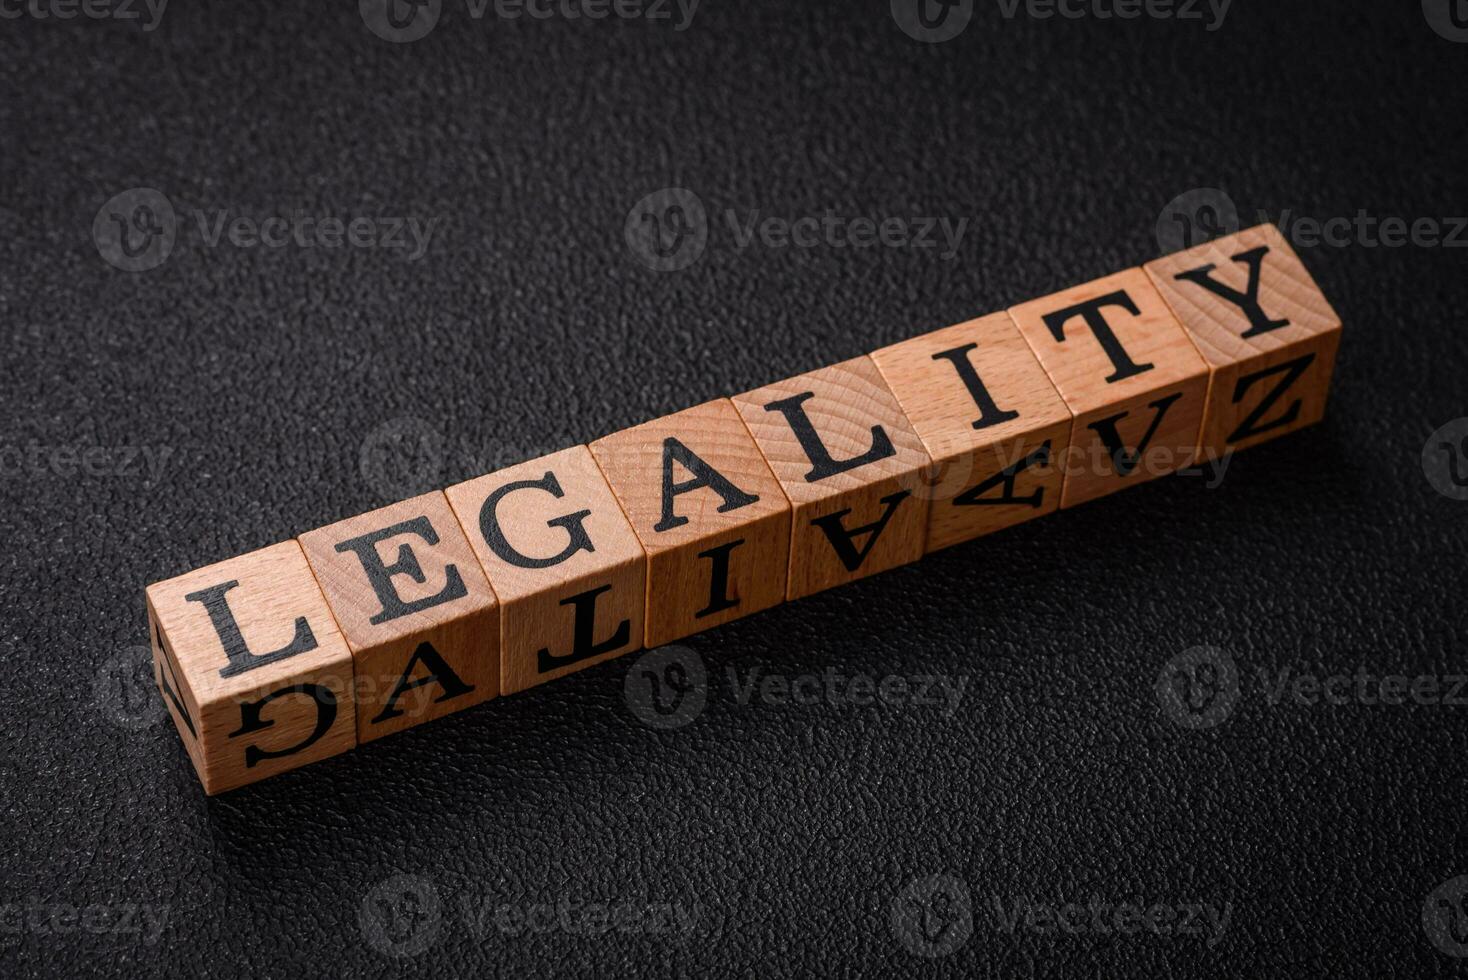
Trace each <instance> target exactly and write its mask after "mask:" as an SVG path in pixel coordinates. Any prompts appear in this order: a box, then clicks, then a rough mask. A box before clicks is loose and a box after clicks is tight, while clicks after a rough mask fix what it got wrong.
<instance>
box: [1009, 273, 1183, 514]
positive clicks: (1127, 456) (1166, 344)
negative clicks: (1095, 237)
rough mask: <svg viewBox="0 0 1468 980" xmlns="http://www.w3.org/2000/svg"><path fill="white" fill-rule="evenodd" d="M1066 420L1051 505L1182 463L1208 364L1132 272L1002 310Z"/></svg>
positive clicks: (1143, 277) (1078, 500)
mask: <svg viewBox="0 0 1468 980" xmlns="http://www.w3.org/2000/svg"><path fill="white" fill-rule="evenodd" d="M1009 313H1010V316H1012V317H1013V318H1014V322H1015V324H1016V325H1017V326H1018V327H1019V330H1020V333H1021V334H1022V335H1023V336H1024V338H1025V340H1026V342H1027V343H1028V344H1029V346H1030V349H1031V350H1033V351H1034V353H1035V356H1036V357H1037V358H1038V359H1039V361H1040V364H1041V365H1042V366H1043V367H1044V369H1045V372H1046V373H1047V374H1048V375H1049V376H1050V380H1051V381H1052V382H1053V383H1054V385H1055V387H1056V390H1057V391H1059V392H1060V396H1061V397H1062V398H1063V399H1064V400H1065V403H1066V405H1067V406H1068V407H1069V408H1070V410H1071V412H1072V414H1074V416H1075V421H1074V422H1073V423H1072V426H1071V439H1070V450H1069V453H1068V455H1067V459H1066V460H1065V463H1064V468H1065V483H1064V489H1063V492H1062V496H1061V506H1062V507H1071V506H1074V505H1075V504H1078V503H1082V502H1084V501H1087V500H1094V499H1095V498H1097V497H1102V496H1106V495H1107V494H1111V493H1115V492H1117V491H1118V490H1122V489H1125V488H1126V487H1129V486H1133V485H1135V484H1138V483H1142V482H1145V481H1147V480H1152V479H1156V478H1157V477H1159V476H1164V475H1166V474H1168V473H1172V472H1174V471H1176V470H1178V469H1181V468H1183V467H1185V466H1187V465H1188V464H1189V463H1190V462H1192V460H1193V458H1194V456H1195V454H1196V451H1197V446H1198V438H1199V434H1200V430H1201V428H1202V422H1203V412H1204V407H1205V403H1206V399H1207V393H1208V366H1207V364H1206V363H1205V362H1204V361H1203V358H1202V357H1201V356H1200V355H1199V354H1198V351H1197V349H1196V348H1194V346H1193V343H1192V341H1191V340H1190V339H1189V338H1188V335H1187V333H1186V332H1185V331H1184V330H1183V328H1182V325H1181V324H1179V323H1178V322H1177V320H1176V319H1175V318H1174V317H1173V315H1172V312H1171V311H1170V310H1169V309H1168V307H1167V304H1166V303H1164V302H1163V300H1162V297H1161V296H1160V295H1159V294H1158V292H1157V290H1156V289H1155V288H1153V286H1152V284H1151V281H1150V280H1149V279H1148V277H1147V275H1146V273H1144V272H1143V271H1142V270H1141V269H1129V270H1127V271H1126V272H1121V273H1117V274H1116V275H1112V276H1106V277H1105V278H1102V279H1097V280H1095V281H1093V282H1089V283H1086V284H1084V285H1080V286H1075V287H1072V288H1070V289H1067V290H1063V291H1062V292H1059V293H1055V294H1053V295H1051V296H1046V297H1044V298H1042V299H1037V300H1033V301H1031V302H1028V303H1023V304H1021V305H1019V306H1016V307H1014V308H1012V309H1011V310H1010V311H1009Z"/></svg>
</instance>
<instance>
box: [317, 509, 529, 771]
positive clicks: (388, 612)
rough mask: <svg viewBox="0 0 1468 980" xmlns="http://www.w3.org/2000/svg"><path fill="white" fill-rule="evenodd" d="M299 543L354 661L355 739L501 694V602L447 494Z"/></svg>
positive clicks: (362, 517) (346, 524)
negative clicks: (451, 507)
mask: <svg viewBox="0 0 1468 980" xmlns="http://www.w3.org/2000/svg"><path fill="white" fill-rule="evenodd" d="M299 542H300V545H301V548H302V550H303V551H304V552H305V555H306V559H307V561H308V562H310V564H311V570H312V571H313V572H314V573H315V575H316V581H317V583H318V584H319V585H320V587H321V591H322V593H323V594H324V595H325V596H326V602H327V605H328V606H330V608H331V611H332V613H333V614H334V615H335V617H336V621H337V624H338V626H339V627H340V628H341V630H342V633H343V635H344V637H345V638H346V641H347V645H348V646H349V647H350V648H351V651H352V656H353V658H354V659H355V661H356V674H357V679H356V698H357V738H358V741H361V742H367V741H371V740H372V739H375V738H380V737H382V736H383V735H388V734H391V733H392V732H397V731H402V730H403V729H405V728H411V727H413V726H414V725H418V724H421V723H423V722H425V721H430V720H432V719H434V718H441V717H443V716H444V715H447V714H452V713H453V712H455V711H458V710H460V709H463V708H467V707H469V706H470V705H474V704H479V703H481V702H483V701H487V700H489V699H491V698H493V697H494V696H495V695H497V694H498V693H499V686H500V657H499V643H500V637H499V602H498V601H497V600H496V598H495V595H494V592H493V591H492V590H491V589H490V586H489V581H488V579H486V578H485V576H484V571H483V569H481V568H480V566H479V560H478V559H477V558H476V557H475V556H474V551H473V549H472V548H471V547H470V546H469V539H468V538H467V537H466V536H465V535H464V531H463V529H462V528H461V527H460V526H459V521H458V519H457V518H456V517H455V516H454V513H453V511H452V510H451V509H450V508H449V503H448V499H447V498H446V497H445V496H444V495H443V494H442V493H438V492H435V493H429V494H424V495H423V496H421V497H415V498H413V499H412V500H405V501H402V502H401V503H397V504H393V505H392V506H390V507H384V508H382V509H380V510H375V511H372V512H371V513H367V514H362V515H359V516H357V517H353V518H349V519H348V520H345V521H340V522H338V523H336V524H332V525H329V526H327V527H323V528H318V529H316V530H314V531H310V532H308V533H306V534H303V535H301V537H300V538H299Z"/></svg>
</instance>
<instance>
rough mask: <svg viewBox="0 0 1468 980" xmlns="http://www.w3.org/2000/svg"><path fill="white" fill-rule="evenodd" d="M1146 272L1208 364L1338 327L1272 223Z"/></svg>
mask: <svg viewBox="0 0 1468 980" xmlns="http://www.w3.org/2000/svg"><path fill="white" fill-rule="evenodd" d="M1144 268H1145V269H1146V271H1147V274H1148V276H1150V277H1151V279H1152V282H1153V284H1154V285H1155V286H1156V287H1157V290H1158V292H1159V293H1160V294H1161V295H1162V298H1163V299H1164V300H1165V301H1166V302H1167V304H1168V306H1170V307H1171V308H1172V311H1173V313H1174V314H1175V315H1176V316H1177V319H1178V320H1180V321H1181V322H1182V324H1183V326H1184V327H1185V328H1186V329H1187V331H1188V334H1189V335H1190V336H1191V337H1192V339H1193V343H1194V344H1195V345H1196V346H1197V348H1198V352H1199V353H1200V354H1202V355H1203V358H1204V360H1206V361H1207V362H1208V363H1209V364H1210V365H1212V366H1214V367H1222V366H1225V365H1229V364H1233V363H1236V362H1239V361H1244V360H1248V359H1249V358H1252V357H1254V356H1255V355H1258V354H1268V353H1270V352H1272V351H1277V350H1280V349H1282V348H1285V347H1289V346H1291V345H1295V344H1300V343H1302V342H1304V341H1309V340H1312V339H1314V338H1317V337H1319V336H1320V335H1322V334H1325V333H1329V332H1330V331H1332V330H1338V329H1340V325H1341V321H1340V317H1338V316H1337V315H1336V312H1335V310H1334V309H1332V308H1331V305H1330V303H1329V301H1327V300H1326V298H1325V295H1324V294H1323V293H1321V292H1320V287H1319V286H1317V285H1316V284H1315V280H1314V279H1313V278H1312V277H1311V275H1310V272H1309V270H1307V269H1306V268H1305V266H1304V263H1302V262H1301V261H1300V257H1299V256H1298V255H1296V254H1295V250H1294V249H1293V248H1291V247H1290V244H1289V242H1287V241H1286V240H1285V238H1284V236H1283V235H1281V234H1280V233H1279V229H1277V228H1275V227H1274V225H1269V224H1265V225H1260V226H1258V227H1257V228H1250V229H1248V230H1246V231H1241V232H1238V233H1237V234H1234V235H1229V236H1228V237H1226V238H1220V239H1217V240H1215V241H1211V242H1207V243H1205V244H1203V245H1199V246H1196V247H1195V248H1190V249H1187V250H1186V251H1182V252H1177V253H1174V254H1173V255H1168V256H1165V257H1164V258H1160V259H1157V260H1156V261H1153V262H1149V263H1147V265H1146V266H1144Z"/></svg>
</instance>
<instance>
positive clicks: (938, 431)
mask: <svg viewBox="0 0 1468 980" xmlns="http://www.w3.org/2000/svg"><path fill="white" fill-rule="evenodd" d="M872 360H873V361H875V362H876V364H877V368H878V369H879V370H880V371H881V372H882V377H883V378H884V379H886V381H887V385H888V386H889V387H890V388H891V389H892V393H893V394H895V395H896V396H897V400H898V401H899V402H900V403H901V404H902V408H903V411H905V412H906V413H907V417H908V419H909V420H911V422H912V427H913V429H914V430H916V431H917V434H918V436H919V437H920V438H921V439H922V441H923V445H924V447H925V448H926V449H927V451H928V455H929V456H931V457H932V458H933V461H934V473H933V478H932V484H931V486H930V488H929V490H928V496H929V498H930V501H931V502H930V505H929V506H930V509H929V514H928V532H927V551H937V550H938V549H939V548H946V547H948V546H949V545H954V544H958V543H959V542H960V541H968V540H970V539H971V538H976V537H978V536H980V535H982V534H988V533H990V532H991V531H997V530H999V529H1000V528H1003V527H1009V526H1010V525H1012V524H1018V523H1019V522H1021V521H1027V520H1029V519H1031V518H1033V517H1039V516H1041V515H1042V514H1049V513H1051V512H1053V511H1054V510H1056V509H1057V508H1059V507H1060V492H1061V479H1062V476H1063V473H1062V470H1061V466H1060V465H1059V464H1060V462H1061V461H1062V460H1064V459H1065V456H1066V450H1067V448H1068V447H1069V446H1070V428H1071V422H1072V416H1071V413H1070V410H1069V409H1068V408H1066V407H1065V400H1064V399H1063V398H1061V397H1060V394H1059V392H1057V391H1056V390H1055V386H1054V385H1053V384H1051V383H1050V378H1049V376H1048V375H1047V374H1046V373H1045V369H1044V368H1042V367H1041V366H1040V362H1039V361H1038V360H1036V359H1035V354H1034V352H1033V351H1031V350H1030V347H1029V345H1028V344H1026V343H1025V340H1024V338H1023V337H1021V336H1020V333H1019V329H1018V328H1017V327H1015V325H1014V321H1013V320H1012V319H1010V317H1009V314H1008V313H993V314H990V315H989V316H985V317H980V318H978V319H976V320H970V321H968V322H967V323H960V324H958V325H956V326H952V327H946V328H944V329H942V330H935V331H933V332H932V333H927V334H923V335H922V336H921V337H914V338H912V339H911V340H905V341H903V342H902V343H900V344H894V345H893V346H891V347H884V348H882V349H881V350H879V351H876V352H875V353H873V354H872Z"/></svg>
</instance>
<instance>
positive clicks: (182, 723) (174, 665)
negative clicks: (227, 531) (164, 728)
mask: <svg viewBox="0 0 1468 980" xmlns="http://www.w3.org/2000/svg"><path fill="white" fill-rule="evenodd" d="M147 603H148V621H149V622H148V625H149V634H150V642H151V644H152V647H153V660H154V677H155V679H156V680H157V681H158V684H159V690H160V691H161V693H162V695H163V701H164V704H165V705H167V707H168V711H169V713H170V714H171V715H172V716H173V720H174V724H175V725H176V726H177V727H178V730H179V735H180V736H181V737H182V738H183V742H184V745H185V747H186V748H187V750H188V753H189V757H190V759H192V760H193V763H194V768H195V769H196V770H197V771H198V773H199V779H200V781H201V782H202V783H203V784H204V789H205V792H207V793H209V794H210V795H213V794H215V793H220V792H223V791H225V790H229V789H233V788H235V787H238V786H243V785H245V784H246V783H252V782H255V781H256V780H259V779H265V778H267V777H269V776H273V775H276V774H277V773H281V772H285V771H287V770H290V769H294V768H296V767H298V766H303V765H306V764H308V763H311V762H316V761H318V760H320V759H325V758H327V757H329V756H333V755H336V754H337V753H339V752H345V751H347V750H348V749H351V748H353V747H354V746H355V745H356V744H357V727H356V705H355V702H354V700H353V667H352V654H351V651H350V650H349V649H348V647H347V644H346V641H345V640H344V639H343V637H342V635H341V633H340V631H339V630H338V629H337V625H336V621H335V620H334V619H333V617H332V615H331V611H330V610H329V609H328V608H327V604H326V600H325V598H324V597H323V596H322V594H321V590H320V589H319V588H318V587H317V585H316V580H315V578H314V577H313V576H312V574H311V569H310V566H309V565H308V564H307V563H306V557H305V555H304V554H302V552H301V548H300V546H299V545H297V544H296V542H294V541H286V542H282V543H281V544H277V545H272V546H271V547H268V548H264V549H261V550H260V551H255V552H251V553H250V554H247V555H241V556H240V557H238V558H231V559H229V560H228V561H223V562H219V563H218V564H215V565H208V566H206V567H204V568H199V569H195V570H194V571H192V572H189V573H187V574H185V575H181V576H179V577H177V578H173V579H169V580H167V581H164V582H155V583H154V584H152V585H150V586H148V589H147Z"/></svg>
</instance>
